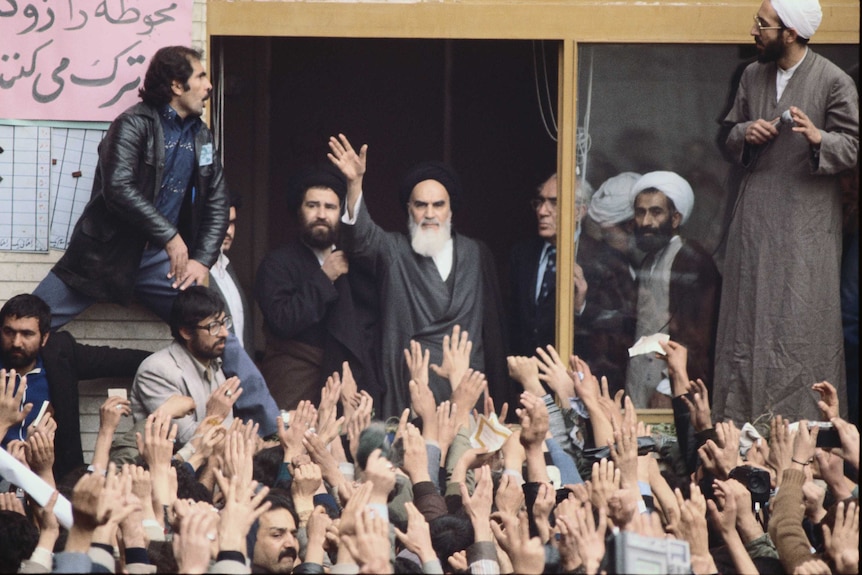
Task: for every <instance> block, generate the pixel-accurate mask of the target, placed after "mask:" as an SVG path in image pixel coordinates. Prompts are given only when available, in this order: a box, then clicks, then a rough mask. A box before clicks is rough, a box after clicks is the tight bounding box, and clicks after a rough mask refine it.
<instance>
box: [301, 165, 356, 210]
mask: <svg viewBox="0 0 862 575" xmlns="http://www.w3.org/2000/svg"><path fill="white" fill-rule="evenodd" d="M309 188H329V189H330V190H332V191H333V192H335V195H336V196H338V201H339V203H341V204H343V203H344V197H345V196H346V195H347V180H346V179H345V178H344V174H342V173H341V170H339V169H338V168H336V167H335V166H334V165H333V164H332V163H331V162H325V163H320V164H316V165H314V166H310V167H307V168H305V169H304V170H301V171H300V172H298V173H296V174H295V175H294V176H293V177H292V178H291V179H290V183H289V184H288V187H287V204H288V208H289V209H290V210H291V211H292V212H296V211H297V210H298V209H299V206H300V205H302V199H303V197H305V192H306V190H308V189H309Z"/></svg>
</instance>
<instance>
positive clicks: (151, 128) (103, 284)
mask: <svg viewBox="0 0 862 575" xmlns="http://www.w3.org/2000/svg"><path fill="white" fill-rule="evenodd" d="M207 144H209V145H210V146H211V147H212V145H213V138H212V133H211V132H210V131H209V129H208V128H207V127H206V126H205V125H204V126H201V128H200V130H199V131H198V133H197V136H196V138H195V156H196V157H197V159H198V161H197V162H196V163H195V171H194V175H193V177H192V185H194V186H195V189H196V193H195V200H194V204H192V198H191V196H192V194H188V193H187V194H186V199H185V201H184V202H183V207H182V211H181V212H180V221H179V225H178V226H177V227H175V226H173V225H172V224H171V223H170V222H169V221H168V220H166V219H165V218H164V216H162V215H161V214H160V213H159V212H158V210H157V209H156V206H155V199H156V196H157V195H158V193H159V188H160V186H161V182H162V173H163V170H164V165H165V138H164V131H163V130H162V125H161V122H160V121H159V114H158V111H157V110H156V109H155V108H153V107H152V106H149V105H147V104H143V103H140V104H137V105H135V106H132V107H131V108H129V109H128V110H126V111H125V112H123V113H122V114H120V116H118V117H117V118H116V119H115V120H114V121H113V123H112V124H111V127H110V128H109V129H108V133H107V135H106V136H105V138H104V139H103V140H102V142H101V144H99V164H98V166H97V167H96V174H95V180H94V182H93V192H92V195H91V196H90V202H89V203H88V204H87V207H86V208H84V213H83V214H81V217H80V219H79V220H78V222H77V224H76V225H75V230H74V232H73V233H72V239H71V241H70V242H69V247H68V249H67V250H66V253H65V254H64V255H63V257H62V258H61V259H60V261H59V262H57V264H56V265H55V266H54V269H53V271H54V273H55V274H57V276H58V277H59V278H60V279H62V280H63V281H64V282H65V283H66V284H68V285H69V286H70V287H72V288H73V289H75V290H77V291H79V292H81V293H84V294H86V295H88V296H90V297H93V298H96V299H97V300H100V301H111V302H116V303H123V304H125V303H128V302H129V301H130V300H131V298H132V293H133V289H134V285H135V279H136V277H137V274H138V267H139V264H140V260H141V254H142V253H143V250H144V246H145V245H147V244H148V243H149V245H151V246H158V247H164V245H165V244H166V243H167V242H168V240H170V239H171V238H173V237H174V236H175V235H176V234H177V233H179V234H180V235H181V236H182V238H183V240H184V241H185V243H186V246H188V249H189V258H191V259H195V260H197V261H199V262H200V263H202V264H203V265H205V266H206V267H211V266H212V264H213V263H215V260H216V258H217V257H218V253H219V247H220V246H221V243H222V239H223V238H224V234H225V232H226V231H227V226H228V210H229V202H228V190H227V185H226V183H225V181H224V175H223V173H222V166H221V162H220V161H219V158H218V155H217V154H216V153H215V150H214V149H213V150H212V152H211V153H210V154H208V155H209V156H211V157H212V162H211V163H210V164H209V165H206V166H201V165H200V163H201V149H202V148H203V146H205V145H207Z"/></svg>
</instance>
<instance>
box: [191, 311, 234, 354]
mask: <svg viewBox="0 0 862 575" xmlns="http://www.w3.org/2000/svg"><path fill="white" fill-rule="evenodd" d="M224 318H225V313H224V312H221V313H220V314H218V315H211V316H209V317H208V318H206V319H205V320H203V321H200V322H198V324H197V326H195V327H194V328H192V329H191V330H188V331H187V333H188V334H189V339H188V340H186V343H187V346H188V350H189V351H190V352H191V354H192V355H193V356H195V357H196V358H198V359H199V360H201V361H202V362H206V361H209V360H212V359H216V358H218V357H221V355H222V354H223V353H224V346H225V342H226V341H227V336H228V329H227V328H226V327H225V326H224V325H220V326H218V333H216V335H210V332H209V325H210V324H212V323H213V322H218V323H221V322H224Z"/></svg>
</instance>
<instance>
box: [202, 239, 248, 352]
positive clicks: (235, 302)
mask: <svg viewBox="0 0 862 575" xmlns="http://www.w3.org/2000/svg"><path fill="white" fill-rule="evenodd" d="M229 263H230V260H229V259H228V258H227V256H226V255H225V254H224V252H219V256H218V259H217V260H216V263H214V264H213V267H212V268H211V269H210V272H211V274H212V277H213V280H214V281H215V283H216V284H218V288H219V289H220V290H221V293H222V295H224V300H225V303H226V304H227V309H228V314H229V315H230V317H231V319H233V331H234V333H235V334H236V336H237V337H238V338H239V340H240V343H242V334H243V326H244V325H245V316H244V315H243V310H242V297H240V295H239V287H238V286H237V285H236V284H235V283H233V278H231V277H230V274H229V273H227V265H228V264H229Z"/></svg>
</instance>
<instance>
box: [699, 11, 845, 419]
mask: <svg viewBox="0 0 862 575" xmlns="http://www.w3.org/2000/svg"><path fill="white" fill-rule="evenodd" d="M819 24H820V6H819V4H818V2H817V0H772V1H771V2H770V0H764V1H763V3H762V4H761V6H760V8H759V10H758V11H757V15H756V17H755V23H754V25H753V26H752V28H751V35H752V36H753V37H754V40H755V43H756V44H757V48H758V61H757V62H754V63H752V64H751V65H749V66H748V68H746V70H745V72H744V73H743V75H742V79H741V81H740V84H739V89H738V91H737V94H736V100H735V102H734V106H733V108H732V109H731V111H730V113H728V115H727V117H726V118H725V120H724V121H725V123H726V124H727V125H728V126H732V128H731V129H730V134H729V136H728V138H727V148H728V152H729V154H730V155H732V156H733V157H735V158H736V159H737V161H738V162H740V163H741V164H742V166H743V167H744V168H745V170H746V173H745V175H744V177H743V179H742V183H741V187H740V191H739V199H738V200H737V205H736V206H735V208H734V214H733V216H732V220H731V223H730V229H729V233H728V244H727V253H726V260H725V266H724V270H725V273H724V289H723V291H722V299H721V307H720V314H719V326H718V336H717V343H716V367H715V384H714V388H715V392H714V394H713V397H714V403H715V404H714V410H713V414H714V417H715V418H717V419H718V420H721V419H724V418H732V419H733V420H734V421H735V422H736V423H742V422H745V421H752V420H754V419H756V418H757V417H758V416H759V415H761V414H763V413H766V412H770V411H771V412H774V413H780V414H782V415H784V416H787V417H789V418H791V419H799V418H803V417H805V418H809V419H817V418H818V414H819V411H818V409H817V399H818V398H817V394H816V393H815V392H813V391H812V390H811V385H812V384H813V383H815V382H817V381H822V380H827V381H830V382H831V383H832V384H834V385H835V387H836V388H837V389H838V391H839V397H840V398H842V400H843V399H844V398H846V393H845V390H846V387H845V380H844V362H843V349H842V336H841V304H840V297H839V271H840V262H841V194H840V191H839V188H838V179H837V174H839V173H840V172H842V171H843V170H847V169H849V168H852V167H853V166H855V164H856V161H857V153H858V147H859V110H858V95H857V91H856V87H855V85H854V83H853V81H852V80H851V79H850V77H849V76H848V75H847V74H845V73H844V72H843V71H842V70H840V69H839V68H838V67H837V66H835V65H834V64H832V63H831V62H829V61H828V60H826V59H825V58H823V57H821V56H819V55H817V54H815V53H814V52H813V51H812V50H810V49H809V48H808V46H807V42H808V38H809V37H810V36H811V35H812V34H813V33H814V31H815V30H816V29H817V26H818V25H819ZM785 112H787V113H785ZM782 116H783V118H782ZM841 408H842V415H844V414H845V413H846V400H843V401H842V402H841Z"/></svg>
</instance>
